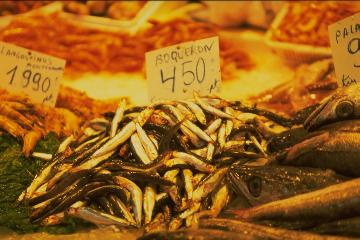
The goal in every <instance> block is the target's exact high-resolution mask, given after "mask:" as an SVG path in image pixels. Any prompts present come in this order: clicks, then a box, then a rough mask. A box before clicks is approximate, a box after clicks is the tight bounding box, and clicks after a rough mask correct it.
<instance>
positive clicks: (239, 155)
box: [19, 94, 291, 231]
mask: <svg viewBox="0 0 360 240" xmlns="http://www.w3.org/2000/svg"><path fill="white" fill-rule="evenodd" d="M290 124H291V123H290V122H289V120H288V119H286V118H284V117H282V116H279V115H276V114H274V113H271V112H267V111H263V110H258V109H256V108H254V107H247V106H244V105H243V104H241V103H239V102H227V101H225V100H223V99H220V98H217V97H211V98H210V97H200V96H198V95H196V94H195V95H194V99H192V100H189V101H166V102H157V103H154V104H152V105H150V106H147V107H133V108H129V109H126V104H125V102H123V101H122V102H120V104H119V106H118V108H117V110H116V112H115V113H109V114H107V115H106V117H105V118H104V119H94V120H92V121H90V122H89V123H88V124H87V126H85V129H84V133H85V135H83V136H82V137H80V138H79V139H77V140H76V141H74V140H73V139H74V138H73V137H69V138H68V139H66V140H65V141H64V142H63V143H62V144H61V145H60V147H59V152H58V153H57V154H56V155H55V156H53V158H52V159H51V160H50V161H49V163H48V164H47V165H46V167H45V168H44V169H43V170H42V171H41V172H39V173H38V175H37V176H36V177H35V179H34V180H33V182H32V183H31V185H30V186H29V187H28V188H27V189H26V191H24V192H23V193H22V194H21V196H20V197H19V201H24V202H25V203H27V204H29V205H31V206H33V209H34V211H33V213H32V215H31V220H32V221H33V222H34V223H43V224H56V223H59V222H60V221H61V219H62V218H63V217H64V215H71V216H74V217H79V218H83V219H85V220H87V221H90V222H93V223H95V224H99V225H118V226H127V227H140V226H143V225H146V228H145V229H146V230H147V231H152V230H154V229H157V228H159V227H160V226H162V227H163V228H165V229H171V230H174V229H178V228H179V227H181V226H184V225H187V226H189V225H191V224H192V223H193V222H196V220H197V219H198V218H199V217H201V216H214V217H215V216H217V215H218V214H219V213H220V211H221V210H222V208H223V207H224V206H225V205H226V204H227V203H228V201H229V197H230V190H229V188H228V184H226V182H225V178H224V176H225V175H226V173H227V172H228V169H229V166H230V165H231V164H233V163H234V162H240V163H246V162H248V161H250V160H251V162H252V164H259V165H263V164H264V162H266V161H267V157H268V152H267V146H266V144H267V141H268V140H269V138H270V137H272V136H273V135H275V134H277V133H278V132H281V131H285V130H287V129H288V128H287V127H286V126H289V125H290Z"/></svg>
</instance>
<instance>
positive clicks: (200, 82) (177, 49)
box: [145, 37, 221, 101]
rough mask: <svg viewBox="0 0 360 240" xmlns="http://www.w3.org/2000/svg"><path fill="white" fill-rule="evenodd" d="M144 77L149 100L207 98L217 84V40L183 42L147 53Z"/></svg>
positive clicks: (218, 82) (216, 89)
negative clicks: (205, 96) (196, 96)
mask: <svg viewBox="0 0 360 240" xmlns="http://www.w3.org/2000/svg"><path fill="white" fill-rule="evenodd" d="M145 57H146V76H147V77H146V78H147V81H148V86H149V87H148V89H149V97H150V100H151V101H155V100H165V99H186V98H191V97H192V96H193V92H194V91H197V92H199V93H200V94H203V95H207V94H212V93H215V92H217V91H218V90H219V87H220V82H221V71H220V55H219V37H211V38H206V39H201V40H196V41H191V42H185V43H181V44H177V45H173V46H170V47H166V48H161V49H157V50H154V51H151V52H147V53H146V55H145Z"/></svg>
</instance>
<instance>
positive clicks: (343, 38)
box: [329, 13, 360, 87]
mask: <svg viewBox="0 0 360 240" xmlns="http://www.w3.org/2000/svg"><path fill="white" fill-rule="evenodd" d="M329 34H330V44H331V51H332V55H333V59H334V66H335V72H336V77H337V80H338V84H339V86H340V87H347V86H350V85H352V84H358V83H360V13H357V14H355V15H353V16H350V17H348V18H345V19H343V20H341V21H338V22H336V23H334V24H332V25H330V26H329Z"/></svg>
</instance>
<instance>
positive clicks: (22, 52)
mask: <svg viewBox="0 0 360 240" xmlns="http://www.w3.org/2000/svg"><path fill="white" fill-rule="evenodd" d="M0 62H1V64H0V79H1V81H0V88H4V89H7V90H8V91H9V92H12V93H25V94H27V95H29V97H30V98H31V99H32V100H33V101H34V102H37V103H43V104H47V105H50V106H55V103H56V98H57V95H58V92H59V86H60V80H61V78H62V75H63V72H64V68H65V60H63V59H60V58H56V57H52V56H49V55H46V54H43V53H39V52H36V51H33V50H29V49H26V48H22V47H18V46H15V45H12V44H8V43H4V42H0Z"/></svg>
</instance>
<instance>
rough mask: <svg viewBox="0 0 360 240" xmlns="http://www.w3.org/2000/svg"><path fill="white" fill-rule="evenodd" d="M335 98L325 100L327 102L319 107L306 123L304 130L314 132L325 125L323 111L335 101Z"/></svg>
mask: <svg viewBox="0 0 360 240" xmlns="http://www.w3.org/2000/svg"><path fill="white" fill-rule="evenodd" d="M335 98H336V97H335V96H331V97H328V98H325V102H324V103H322V104H321V105H320V106H319V107H317V108H316V109H315V110H314V111H313V112H312V113H311V114H310V115H309V116H308V118H307V119H306V120H305V121H304V128H305V129H307V130H313V129H314V128H316V127H318V126H320V125H322V124H323V123H325V122H326V120H325V119H324V118H323V114H324V113H323V111H324V110H325V108H327V107H328V106H329V105H330V104H331V103H332V102H333V101H334V100H335Z"/></svg>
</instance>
